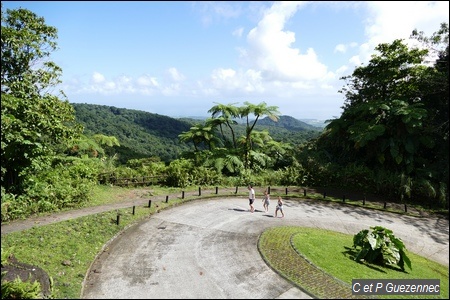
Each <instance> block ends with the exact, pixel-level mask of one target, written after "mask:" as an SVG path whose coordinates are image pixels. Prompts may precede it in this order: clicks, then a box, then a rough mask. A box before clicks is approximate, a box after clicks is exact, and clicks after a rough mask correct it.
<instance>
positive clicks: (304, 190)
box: [303, 189, 306, 197]
mask: <svg viewBox="0 0 450 300" xmlns="http://www.w3.org/2000/svg"><path fill="white" fill-rule="evenodd" d="M303 196H305V197H306V189H303Z"/></svg>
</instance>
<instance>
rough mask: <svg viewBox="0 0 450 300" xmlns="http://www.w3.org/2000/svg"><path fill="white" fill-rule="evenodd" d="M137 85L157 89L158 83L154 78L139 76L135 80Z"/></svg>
mask: <svg viewBox="0 0 450 300" xmlns="http://www.w3.org/2000/svg"><path fill="white" fill-rule="evenodd" d="M137 83H138V85H140V86H143V87H158V86H159V83H158V80H157V79H156V78H155V77H151V76H149V75H144V76H140V77H139V78H138V79H137Z"/></svg>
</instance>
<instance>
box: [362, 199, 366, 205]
mask: <svg viewBox="0 0 450 300" xmlns="http://www.w3.org/2000/svg"><path fill="white" fill-rule="evenodd" d="M363 205H366V197H364V199H363Z"/></svg>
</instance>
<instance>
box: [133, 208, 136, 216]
mask: <svg viewBox="0 0 450 300" xmlns="http://www.w3.org/2000/svg"><path fill="white" fill-rule="evenodd" d="M135 209H136V206H134V205H133V216H134V211H135Z"/></svg>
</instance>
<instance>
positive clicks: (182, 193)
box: [181, 191, 184, 199]
mask: <svg viewBox="0 0 450 300" xmlns="http://www.w3.org/2000/svg"><path fill="white" fill-rule="evenodd" d="M181 199H184V191H182V192H181Z"/></svg>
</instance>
